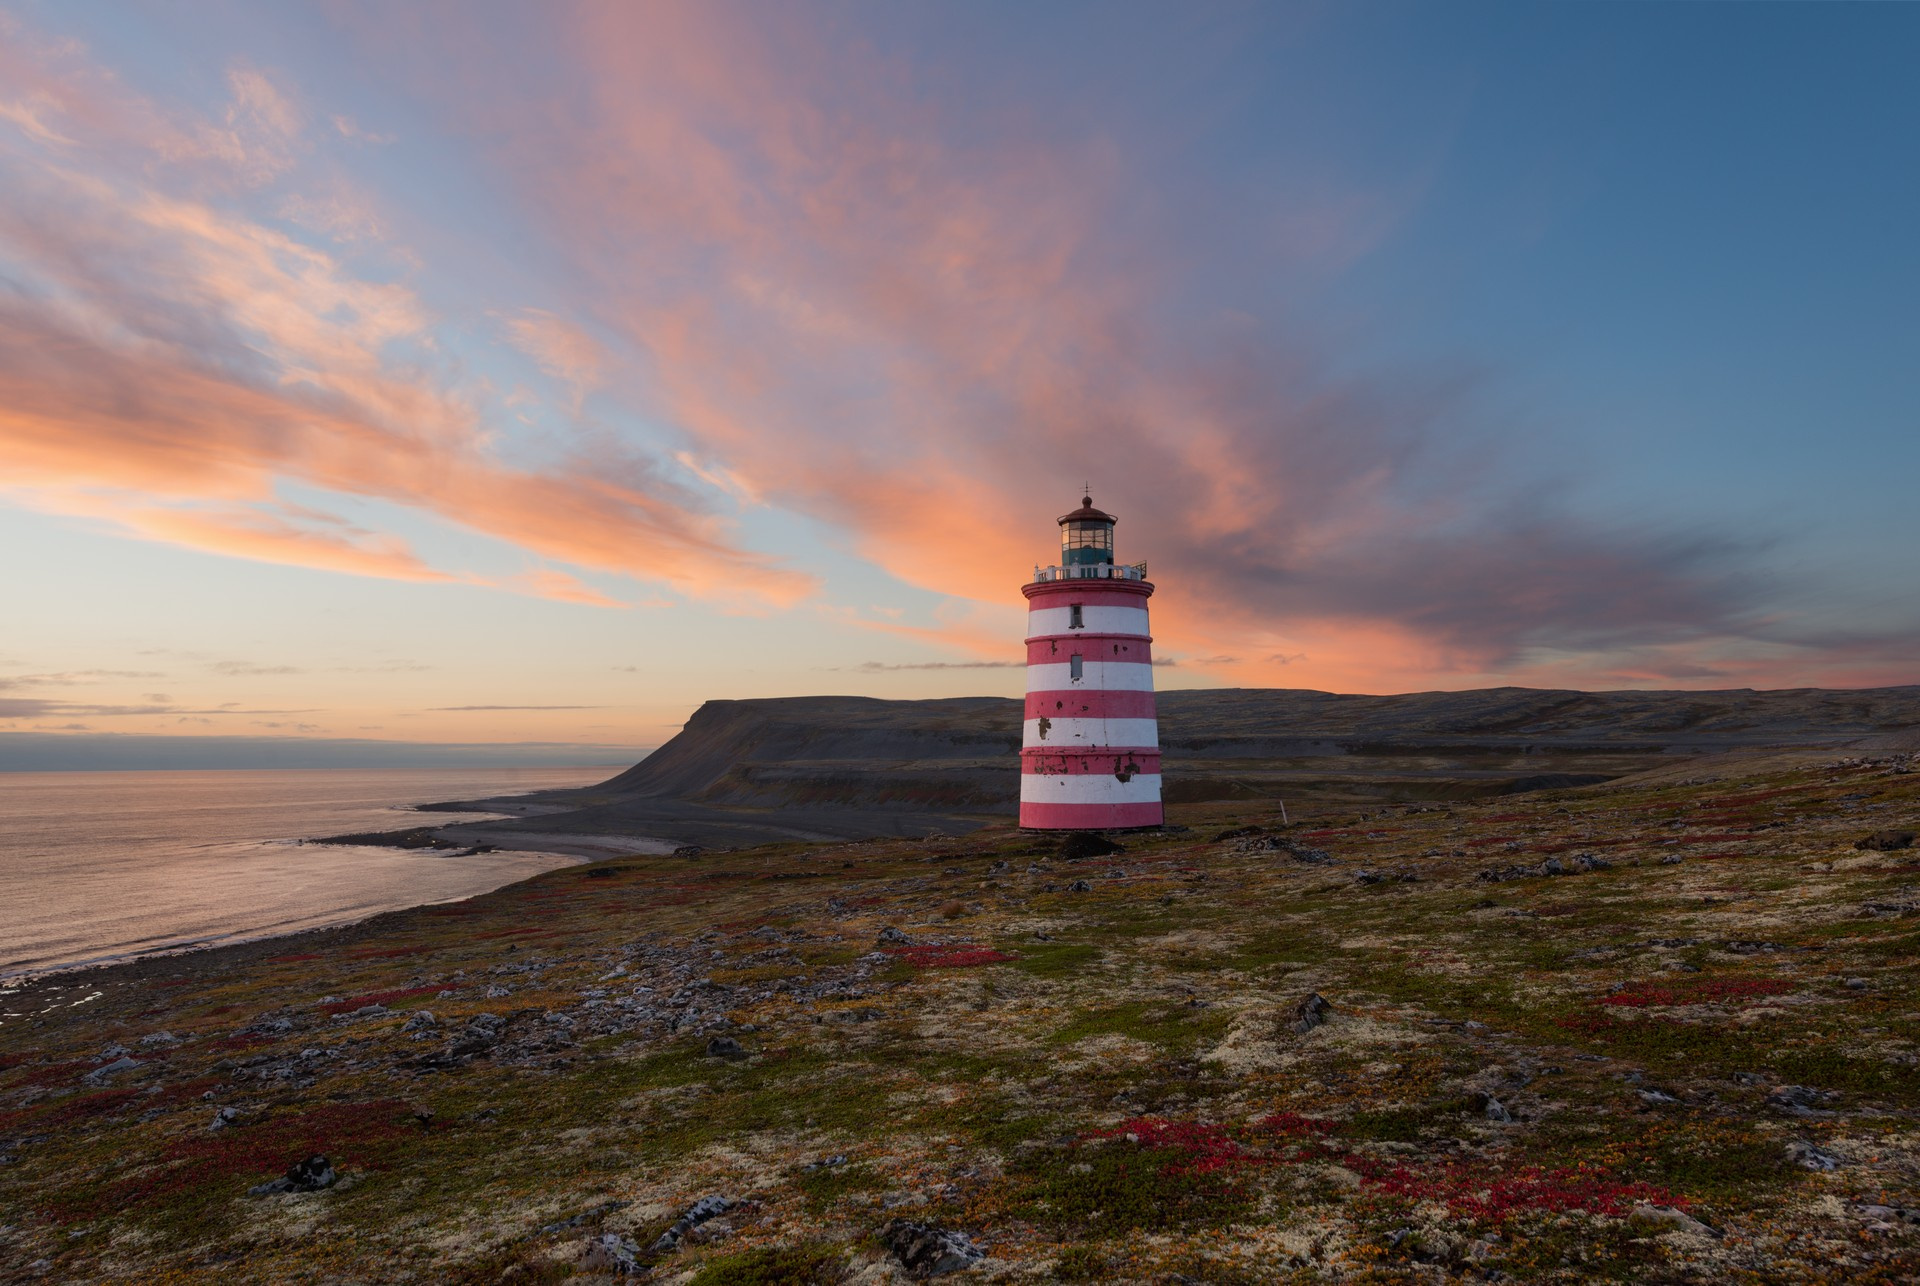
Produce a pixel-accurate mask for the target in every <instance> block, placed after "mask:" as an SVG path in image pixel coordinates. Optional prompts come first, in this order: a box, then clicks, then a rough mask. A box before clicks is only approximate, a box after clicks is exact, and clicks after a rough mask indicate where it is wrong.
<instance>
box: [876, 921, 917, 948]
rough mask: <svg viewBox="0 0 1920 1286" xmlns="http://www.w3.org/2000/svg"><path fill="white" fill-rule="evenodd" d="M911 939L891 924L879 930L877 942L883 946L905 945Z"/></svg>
mask: <svg viewBox="0 0 1920 1286" xmlns="http://www.w3.org/2000/svg"><path fill="white" fill-rule="evenodd" d="M912 941H913V939H912V938H910V937H908V936H907V935H906V934H905V933H902V932H901V931H900V930H899V929H896V928H894V927H893V926H892V925H891V924H889V925H888V926H887V927H886V928H884V929H882V930H880V938H879V943H880V945H881V946H883V947H888V946H905V945H906V944H908V943H910V942H912Z"/></svg>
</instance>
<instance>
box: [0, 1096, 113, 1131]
mask: <svg viewBox="0 0 1920 1286" xmlns="http://www.w3.org/2000/svg"><path fill="white" fill-rule="evenodd" d="M139 1093H140V1091H139V1090H131V1089H129V1090H100V1091H98V1092H97V1093H93V1094H80V1095H76V1096H75V1097H73V1098H63V1099H57V1100H55V1101H54V1102H51V1103H36V1104H34V1105H33V1106H32V1107H21V1108H15V1109H14V1110H13V1111H11V1112H0V1130H11V1129H13V1128H14V1127H16V1126H21V1125H31V1126H33V1127H34V1129H36V1130H51V1129H56V1128H58V1127H60V1126H63V1125H76V1124H78V1123H79V1122H81V1121H90V1120H92V1119H93V1118H94V1117H96V1116H106V1115H108V1114H110V1113H112V1112H116V1111H118V1110H119V1109H120V1108H123V1107H125V1106H126V1105H127V1103H128V1102H129V1101H131V1100H132V1099H134V1098H136V1097H138V1095H139Z"/></svg>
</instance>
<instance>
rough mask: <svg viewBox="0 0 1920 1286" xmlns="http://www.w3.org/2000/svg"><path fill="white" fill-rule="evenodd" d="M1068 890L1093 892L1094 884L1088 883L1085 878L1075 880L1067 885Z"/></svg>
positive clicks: (1070, 891)
mask: <svg viewBox="0 0 1920 1286" xmlns="http://www.w3.org/2000/svg"><path fill="white" fill-rule="evenodd" d="M1067 892H1069V893H1091V892H1093V885H1091V884H1089V883H1087V882H1086V881H1085V880H1075V881H1074V882H1073V883H1071V884H1069V885H1067Z"/></svg>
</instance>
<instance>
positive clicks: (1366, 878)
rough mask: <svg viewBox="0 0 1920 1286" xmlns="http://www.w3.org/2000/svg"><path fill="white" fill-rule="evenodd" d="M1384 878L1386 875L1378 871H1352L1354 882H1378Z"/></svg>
mask: <svg viewBox="0 0 1920 1286" xmlns="http://www.w3.org/2000/svg"><path fill="white" fill-rule="evenodd" d="M1386 878H1387V877H1386V876H1384V875H1382V874H1380V872H1378V871H1355V872H1354V873H1353V882H1354V883H1355V884H1379V883H1380V882H1382V881H1383V880H1385V879H1386Z"/></svg>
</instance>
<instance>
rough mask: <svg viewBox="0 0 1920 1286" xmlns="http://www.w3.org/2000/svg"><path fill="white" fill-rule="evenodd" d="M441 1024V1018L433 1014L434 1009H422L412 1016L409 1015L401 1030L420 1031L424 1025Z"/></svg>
mask: <svg viewBox="0 0 1920 1286" xmlns="http://www.w3.org/2000/svg"><path fill="white" fill-rule="evenodd" d="M439 1025H440V1020H439V1019H438V1018H435V1017H434V1016H433V1011H432V1010H431V1009H421V1010H417V1011H415V1012H414V1014H413V1015H412V1016H411V1017H409V1018H408V1019H407V1021H406V1022H405V1023H404V1024H402V1025H401V1028H400V1030H401V1031H419V1030H421V1029H422V1028H424V1027H437V1026H439Z"/></svg>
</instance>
